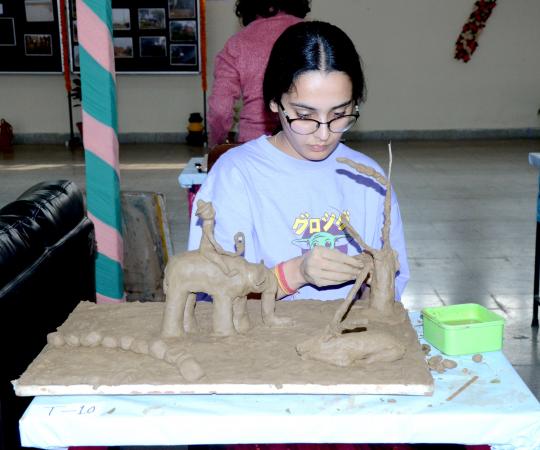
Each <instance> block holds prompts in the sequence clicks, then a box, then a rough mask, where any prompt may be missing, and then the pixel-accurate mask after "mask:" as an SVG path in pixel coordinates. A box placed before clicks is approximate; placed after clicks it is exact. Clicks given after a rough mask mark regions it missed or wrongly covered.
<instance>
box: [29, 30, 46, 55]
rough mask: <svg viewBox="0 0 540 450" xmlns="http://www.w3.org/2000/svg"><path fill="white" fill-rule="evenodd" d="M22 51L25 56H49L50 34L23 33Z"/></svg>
mask: <svg viewBox="0 0 540 450" xmlns="http://www.w3.org/2000/svg"><path fill="white" fill-rule="evenodd" d="M24 53H25V55H26V56H51V55H52V54H53V51H52V36H51V35H50V34H25V35H24Z"/></svg>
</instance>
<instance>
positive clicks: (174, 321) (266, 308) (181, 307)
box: [162, 200, 292, 338]
mask: <svg viewBox="0 0 540 450" xmlns="http://www.w3.org/2000/svg"><path fill="white" fill-rule="evenodd" d="M196 214H197V215H199V217H201V219H202V222H203V223H202V229H203V234H202V237H201V245H200V246H199V249H198V250H193V251H188V252H184V253H181V254H179V255H175V256H173V257H172V258H171V260H170V261H169V263H168V264H167V267H166V268H165V277H164V291H165V295H166V300H165V309H164V313H163V325H162V337H164V338H167V337H178V336H181V335H182V334H184V332H188V333H189V332H196V331H197V328H198V327H197V323H196V319H195V306H196V301H195V300H196V293H206V294H208V295H211V296H212V299H213V308H214V310H213V316H212V330H213V333H214V334H216V335H220V336H230V335H232V334H235V333H236V332H239V333H245V332H246V331H247V330H248V329H249V328H250V322H249V316H248V314H247V308H246V302H247V295H248V294H250V293H260V294H261V308H262V317H263V322H264V324H265V325H267V326H284V325H290V324H291V323H292V321H290V320H289V319H287V318H282V317H278V316H276V315H275V312H274V311H275V300H276V293H277V289H278V285H277V280H276V278H275V276H274V274H273V272H272V271H271V270H270V269H268V268H266V267H265V265H264V263H263V262H261V263H259V264H254V263H250V262H248V261H246V260H245V259H244V257H243V256H242V255H241V254H240V251H239V250H238V244H240V246H241V247H242V246H243V245H244V240H243V236H242V235H241V234H237V235H236V237H235V241H236V243H237V251H236V252H235V253H232V252H226V251H225V250H223V249H222V248H221V246H220V245H219V244H218V243H217V242H216V240H215V238H214V234H213V230H214V217H215V213H214V210H213V207H212V205H211V203H207V202H204V201H202V200H199V201H198V203H197V213H196ZM242 250H243V248H242Z"/></svg>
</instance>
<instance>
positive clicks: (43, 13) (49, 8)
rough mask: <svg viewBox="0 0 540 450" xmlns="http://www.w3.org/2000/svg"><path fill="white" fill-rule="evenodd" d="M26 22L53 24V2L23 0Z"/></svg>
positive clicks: (49, 0)
mask: <svg viewBox="0 0 540 450" xmlns="http://www.w3.org/2000/svg"><path fill="white" fill-rule="evenodd" d="M24 9H25V11H26V21H27V22H54V10H53V0H24Z"/></svg>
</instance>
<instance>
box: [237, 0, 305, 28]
mask: <svg viewBox="0 0 540 450" xmlns="http://www.w3.org/2000/svg"><path fill="white" fill-rule="evenodd" d="M309 4H310V0H236V9H235V11H234V12H235V14H236V15H237V16H238V17H239V18H240V19H242V25H244V26H246V25H248V24H249V23H251V22H253V21H254V20H255V19H257V18H258V17H272V16H275V15H276V14H277V13H278V12H284V13H287V14H290V15H291V16H296V17H300V19H303V18H304V17H306V15H307V13H308V12H310V11H311V8H310V6H309Z"/></svg>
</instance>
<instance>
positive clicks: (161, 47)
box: [139, 36, 167, 58]
mask: <svg viewBox="0 0 540 450" xmlns="http://www.w3.org/2000/svg"><path fill="white" fill-rule="evenodd" d="M139 47H140V55H141V58H158V57H163V56H167V39H166V38H165V36H141V37H140V38H139Z"/></svg>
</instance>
